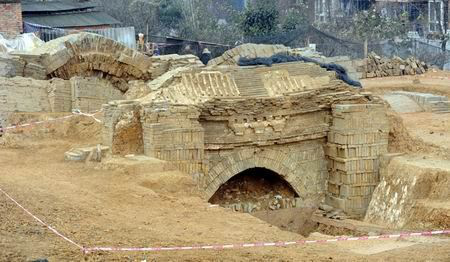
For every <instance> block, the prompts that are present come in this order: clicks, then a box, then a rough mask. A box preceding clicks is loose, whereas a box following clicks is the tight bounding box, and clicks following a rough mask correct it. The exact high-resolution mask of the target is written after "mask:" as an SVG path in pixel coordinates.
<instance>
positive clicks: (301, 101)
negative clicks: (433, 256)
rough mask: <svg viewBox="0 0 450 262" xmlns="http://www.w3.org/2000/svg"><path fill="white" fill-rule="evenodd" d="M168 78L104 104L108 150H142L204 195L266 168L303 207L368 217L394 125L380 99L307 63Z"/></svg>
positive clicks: (224, 69) (195, 71)
mask: <svg viewBox="0 0 450 262" xmlns="http://www.w3.org/2000/svg"><path fill="white" fill-rule="evenodd" d="M170 78H171V80H170V81H168V80H167V79H165V81H166V82H167V81H168V82H170V84H169V85H164V86H163V87H162V88H160V89H158V90H155V91H154V92H152V93H150V94H149V95H148V96H147V97H144V98H141V99H139V100H135V101H122V102H121V101H114V102H110V103H109V104H108V105H105V106H104V109H105V124H104V141H103V143H104V144H105V145H106V146H110V147H112V151H113V152H115V153H116V154H122V155H125V154H138V153H139V152H134V151H132V150H130V146H125V147H124V146H123V145H124V144H132V143H137V144H138V145H139V146H135V147H134V148H136V149H139V150H140V152H143V153H144V154H145V155H147V156H150V157H155V158H159V159H163V160H166V161H169V162H170V163H173V164H174V165H176V166H177V167H178V169H180V170H182V171H184V172H186V173H189V174H191V175H193V176H194V179H196V181H197V182H198V185H199V187H200V188H202V189H203V190H204V192H205V194H206V196H207V197H212V196H213V195H214V193H215V192H216V191H217V190H218V189H219V188H220V186H221V185H223V184H224V183H225V182H227V181H229V180H230V179H231V178H233V177H234V176H236V175H238V174H240V173H241V172H243V171H246V170H248V169H252V168H265V169H269V170H271V171H274V172H276V173H277V174H279V175H280V176H281V177H282V178H284V180H285V181H287V182H288V183H289V185H290V186H291V187H292V188H293V190H294V191H295V192H296V193H297V195H298V196H299V198H298V199H299V200H296V201H297V202H299V203H306V202H311V201H321V200H323V199H326V200H327V202H328V203H330V204H331V205H333V206H334V207H336V208H341V209H343V210H344V211H345V212H347V213H348V214H350V215H353V216H362V215H364V212H365V209H366V208H367V205H368V202H369V201H370V197H371V193H372V192H373V189H374V187H375V186H376V185H377V183H378V181H379V175H378V157H379V155H380V154H383V153H385V152H386V150H387V136H388V128H387V117H386V115H385V111H384V106H383V105H382V104H377V102H376V101H377V100H376V98H374V97H371V96H370V95H367V94H365V95H361V94H359V92H358V91H357V90H355V89H353V88H351V87H349V86H348V85H346V84H345V83H343V82H342V81H340V80H337V79H336V77H335V76H334V73H331V72H328V71H326V70H324V69H322V68H320V67H319V66H317V65H313V64H307V63H300V62H297V63H286V64H277V65H273V66H272V67H264V66H256V67H247V68H242V67H220V68H198V69H190V70H187V71H186V70H184V71H180V72H178V74H172V75H170ZM133 115H134V116H136V118H137V119H139V120H140V123H141V126H140V127H139V128H136V121H135V120H131V119H130V117H129V116H133ZM127 122H129V123H130V125H129V126H128V127H127V124H126V123H127ZM140 129H142V131H141V132H139V131H138V132H136V130H140ZM121 134H129V135H128V136H126V137H125V139H126V140H121V139H122V138H123V137H124V136H122V135H121ZM130 134H133V135H130ZM133 141H135V142H133ZM327 145H328V146H327ZM123 148H124V150H122V149H123ZM337 177H339V178H337ZM300 205H301V204H300Z"/></svg>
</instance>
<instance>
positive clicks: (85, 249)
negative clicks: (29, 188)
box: [0, 188, 450, 254]
mask: <svg viewBox="0 0 450 262" xmlns="http://www.w3.org/2000/svg"><path fill="white" fill-rule="evenodd" d="M0 192H1V193H3V194H4V195H5V196H6V197H7V198H8V199H10V200H11V201H12V202H14V203H15V204H16V205H17V206H18V207H20V208H21V209H22V210H23V211H25V212H26V213H27V214H28V215H30V216H31V217H32V218H33V219H34V220H36V221H37V222H38V223H39V224H41V225H43V226H45V227H47V228H48V229H49V230H50V231H51V232H53V233H54V234H55V235H57V236H59V237H61V238H62V239H64V240H65V241H67V242H69V243H70V244H72V245H74V246H76V247H77V248H78V249H80V250H81V251H82V252H83V253H85V254H87V253H91V252H100V251H104V252H156V251H188V250H224V249H236V248H252V247H253V248H255V247H285V246H292V245H306V244H319V243H321V244H323V243H335V242H342V241H362V240H376V239H379V240H386V239H395V238H407V237H417V236H434V235H445V234H450V229H448V230H437V231H427V232H417V233H399V234H391V235H381V236H364V237H339V238H333V239H322V240H298V241H280V242H261V243H246V244H224V245H193V246H182V247H181V246H180V247H144V248H140V247H83V246H82V245H80V244H77V243H76V242H75V241H73V240H71V239H70V238H68V237H66V236H64V235H63V234H61V233H60V232H58V231H57V230H56V229H55V228H53V227H52V226H50V225H48V224H47V223H45V222H44V221H42V220H41V219H39V218H38V217H37V216H35V215H33V214H32V213H31V212H30V211H28V210H27V209H26V208H25V207H23V206H22V205H21V204H19V203H18V202H17V201H16V200H15V199H13V198H12V197H11V196H10V195H9V194H8V193H6V192H5V191H4V190H2V189H1V188H0Z"/></svg>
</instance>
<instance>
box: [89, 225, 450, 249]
mask: <svg viewBox="0 0 450 262" xmlns="http://www.w3.org/2000/svg"><path fill="white" fill-rule="evenodd" d="M443 234H450V230H439V231H429V232H418V233H400V234H392V235H381V236H364V237H339V238H333V239H322V240H298V241H281V242H262V243H246V244H225V245H206V246H184V247H147V248H135V247H129V248H120V247H90V248H84V252H85V253H89V252H95V251H110V252H126V251H132V252H138V251H139V252H143V251H147V252H155V251H182V250H211V249H212V250H223V249H236V248H250V247H285V246H292V245H306V244H319V243H321V244H323V243H334V242H341V241H358V240H375V239H380V240H383V239H394V238H406V237H415V236H433V235H443Z"/></svg>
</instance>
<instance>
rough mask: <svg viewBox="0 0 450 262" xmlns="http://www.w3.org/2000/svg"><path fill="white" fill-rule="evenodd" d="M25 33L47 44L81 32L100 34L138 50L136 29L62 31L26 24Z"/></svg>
mask: <svg viewBox="0 0 450 262" xmlns="http://www.w3.org/2000/svg"><path fill="white" fill-rule="evenodd" d="M24 24H25V26H24V31H25V33H32V32H33V33H37V35H38V36H39V38H40V39H42V40H43V41H45V42H48V41H50V40H53V39H56V38H59V37H62V36H65V35H69V34H74V33H79V32H90V33H94V34H99V35H102V36H104V37H107V38H110V39H113V40H115V41H117V42H119V43H121V44H123V45H125V46H126V47H128V48H132V49H136V32H135V29H134V27H115V28H104V29H83V30H75V29H61V28H52V27H48V26H42V25H36V24H31V23H24Z"/></svg>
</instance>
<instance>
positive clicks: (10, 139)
mask: <svg viewBox="0 0 450 262" xmlns="http://www.w3.org/2000/svg"><path fill="white" fill-rule="evenodd" d="M99 136H100V125H99V124H96V123H95V122H94V121H92V120H89V119H71V120H69V121H66V122H64V123H62V124H61V125H58V127H55V126H45V127H39V128H36V129H33V131H26V132H23V133H21V132H19V134H16V135H12V136H7V137H6V140H7V143H6V145H3V146H1V147H0V174H1V175H0V188H1V189H3V190H5V191H6V192H8V193H9V194H10V195H11V196H12V197H14V198H15V199H16V200H17V201H18V202H20V203H21V204H23V205H24V206H25V207H26V208H28V209H29V210H30V211H31V212H32V213H34V214H35V215H37V216H38V217H39V218H41V219H43V220H44V221H46V222H48V223H49V224H50V225H52V226H54V227H55V228H56V229H57V230H59V231H60V232H61V233H63V234H64V235H66V236H68V237H69V238H71V239H73V240H74V241H76V242H77V243H80V244H82V245H84V246H120V247H148V246H179V245H196V244H230V243H246V242H262V241H270V242H272V241H292V240H299V239H304V237H302V236H301V235H299V234H295V233H292V232H287V231H282V230H280V229H279V228H277V227H275V226H272V225H270V224H267V223H265V222H263V221H262V220H259V219H257V218H255V217H253V216H251V215H248V214H243V213H238V212H236V213H235V212H232V211H230V210H226V209H222V208H213V207H210V205H209V204H208V203H207V200H206V199H203V198H202V197H201V194H200V193H199V192H197V191H196V190H195V188H196V187H195V184H194V182H193V181H192V179H191V178H190V177H189V176H187V175H185V174H182V173H180V172H177V171H163V170H165V167H163V166H164V163H162V162H161V161H154V163H153V162H151V163H150V164H149V165H147V166H146V169H142V168H141V169H139V172H136V171H133V169H128V168H121V166H120V165H106V164H91V165H86V164H84V163H68V162H65V161H64V152H65V151H67V150H69V149H70V148H72V147H75V146H84V145H87V144H95V143H96V142H98V141H100V138H99ZM136 170H138V169H136ZM323 238H329V236H325V235H320V234H318V233H313V234H311V235H310V236H309V237H308V239H323ZM424 255H426V259H427V260H429V261H450V238H449V237H448V236H446V237H432V238H418V239H404V240H376V241H360V242H339V243H334V244H333V243H330V244H315V245H312V244H311V245H304V246H291V247H273V248H272V247H271V248H253V249H234V250H222V251H217V250H205V251H180V252H177V251H175V252H155V253H148V252H147V253H138V252H134V253H105V252H103V253H96V254H90V255H83V254H82V253H81V252H80V251H79V250H77V248H76V247H74V246H72V245H71V244H69V243H67V242H65V241H63V240H62V239H61V238H59V237H57V236H55V235H54V234H52V233H51V232H49V230H47V229H46V228H45V227H43V226H40V225H38V224H37V223H36V222H35V221H34V220H33V219H32V218H30V217H29V216H28V215H27V214H26V213H24V212H23V211H22V210H21V209H19V208H18V207H17V206H16V205H15V204H13V203H12V202H11V201H10V200H8V199H7V198H6V197H5V196H4V195H1V194H0V261H32V260H34V259H39V258H47V259H48V260H49V261H141V260H145V259H146V260H147V261H369V260H370V261H402V260H408V261H423V260H424Z"/></svg>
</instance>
